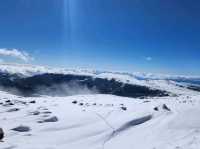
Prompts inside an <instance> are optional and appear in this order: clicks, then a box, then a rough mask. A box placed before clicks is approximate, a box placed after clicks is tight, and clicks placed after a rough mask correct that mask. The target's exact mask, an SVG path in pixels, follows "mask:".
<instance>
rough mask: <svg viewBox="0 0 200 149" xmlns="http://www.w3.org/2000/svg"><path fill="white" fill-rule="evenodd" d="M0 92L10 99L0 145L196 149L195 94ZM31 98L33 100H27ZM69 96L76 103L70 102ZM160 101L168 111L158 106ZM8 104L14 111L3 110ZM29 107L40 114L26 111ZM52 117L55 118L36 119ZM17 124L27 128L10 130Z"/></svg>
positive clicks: (199, 122) (199, 121)
mask: <svg viewBox="0 0 200 149" xmlns="http://www.w3.org/2000/svg"><path fill="white" fill-rule="evenodd" d="M0 94H1V100H0V102H3V103H4V102H5V101H6V100H8V99H9V100H11V102H13V103H14V105H12V106H0V110H1V111H0V115H1V117H0V123H1V127H3V129H4V131H5V134H6V136H5V138H4V140H3V142H0V148H1V149H7V148H14V149H66V148H71V149H80V148H81V149H111V148H115V149H121V148H126V149H133V148H142V149H154V148H155V149H157V148H158V149H160V148H162V149H177V148H181V149H198V148H200V141H199V139H200V118H199V114H200V110H199V106H200V100H199V98H200V96H199V95H193V96H184V95H182V96H180V97H165V98H151V99H133V98H125V97H118V96H113V95H102V94H99V95H76V96H69V97H28V98H24V97H18V96H15V95H10V94H8V93H5V92H1V93H0ZM33 100H34V101H36V103H30V101H33ZM75 100H76V101H77V104H73V103H72V102H73V101H75ZM24 103H26V104H24ZM80 103H83V105H82V106H81V105H79V104H80ZM163 104H166V105H167V106H168V107H169V108H170V109H171V111H167V110H164V109H163V108H162V105H163ZM122 106H125V107H127V110H126V111H124V110H122V109H121V107H122ZM13 107H15V108H19V109H20V110H19V111H16V112H7V110H8V109H11V108H13ZM155 107H158V109H159V110H158V111H155V110H154V108H155ZM34 111H38V112H39V113H40V114H39V115H32V114H31V113H32V112H34ZM47 111H48V112H47ZM46 113H47V114H46ZM53 116H56V117H57V118H58V121H57V122H48V123H38V121H40V120H44V119H46V118H50V117H53ZM21 125H23V126H28V127H30V129H31V130H30V131H29V132H15V131H13V130H11V129H13V128H15V127H17V126H21Z"/></svg>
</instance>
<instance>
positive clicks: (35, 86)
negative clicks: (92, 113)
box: [0, 64, 200, 97]
mask: <svg viewBox="0 0 200 149" xmlns="http://www.w3.org/2000/svg"><path fill="white" fill-rule="evenodd" d="M0 84H1V87H2V88H3V89H6V91H7V90H11V91H13V90H17V91H18V92H22V94H23V93H25V95H27V94H28V95H30V94H41V91H42V94H46V93H47V92H51V93H52V95H53V92H54V91H56V92H57V91H58V90H62V92H63V93H64V90H63V87H64V88H68V90H69V88H71V89H72V88H73V89H76V90H85V91H86V90H87V91H86V93H89V92H90V93H95V92H96V93H104V94H114V95H120V96H126V97H142V96H167V95H175V94H183V93H185V91H186V88H188V89H190V91H189V92H191V90H197V91H198V90H200V88H199V84H200V78H198V77H189V76H169V75H153V74H144V73H120V72H108V71H94V70H82V69H64V68H50V67H44V66H33V65H21V64H1V65H0ZM38 91H40V92H38ZM65 91H66V90H65ZM72 92H74V90H73V91H72ZM82 93H83V92H82ZM54 94H56V93H54ZM59 94H61V93H60V92H59ZM56 95H58V94H56ZM64 95H65V94H64Z"/></svg>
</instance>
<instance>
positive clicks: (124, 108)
mask: <svg viewBox="0 0 200 149" xmlns="http://www.w3.org/2000/svg"><path fill="white" fill-rule="evenodd" d="M72 104H76V105H79V106H87V107H89V106H103V104H97V103H92V104H89V103H84V102H78V101H77V100H74V101H72ZM105 106H109V107H113V106H114V104H105ZM119 106H120V109H121V110H123V111H126V110H127V109H128V108H127V107H126V106H125V105H124V104H120V105H119Z"/></svg>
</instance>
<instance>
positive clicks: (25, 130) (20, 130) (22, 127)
mask: <svg viewBox="0 0 200 149" xmlns="http://www.w3.org/2000/svg"><path fill="white" fill-rule="evenodd" d="M11 130H13V131H18V132H28V131H30V130H31V129H30V127H28V126H18V127H16V128H13V129H11Z"/></svg>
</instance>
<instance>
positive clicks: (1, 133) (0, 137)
mask: <svg viewBox="0 0 200 149" xmlns="http://www.w3.org/2000/svg"><path fill="white" fill-rule="evenodd" d="M3 138H4V132H3V129H2V128H0V141H1V140H2V139H3Z"/></svg>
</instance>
